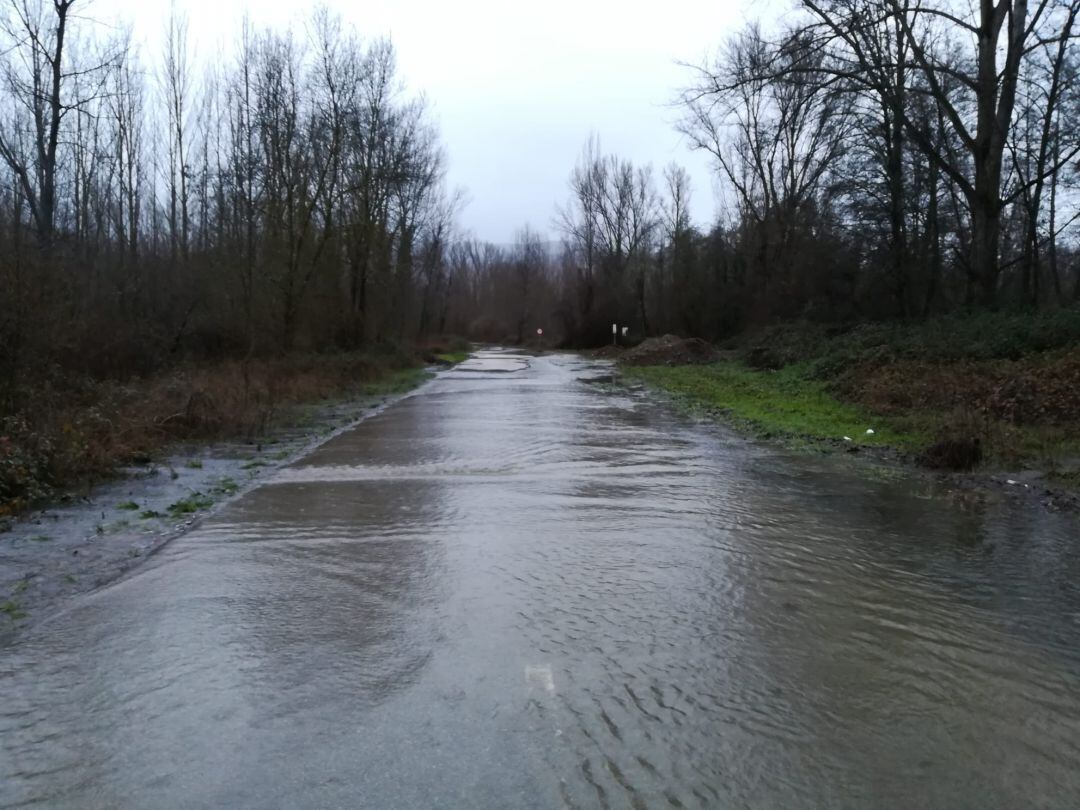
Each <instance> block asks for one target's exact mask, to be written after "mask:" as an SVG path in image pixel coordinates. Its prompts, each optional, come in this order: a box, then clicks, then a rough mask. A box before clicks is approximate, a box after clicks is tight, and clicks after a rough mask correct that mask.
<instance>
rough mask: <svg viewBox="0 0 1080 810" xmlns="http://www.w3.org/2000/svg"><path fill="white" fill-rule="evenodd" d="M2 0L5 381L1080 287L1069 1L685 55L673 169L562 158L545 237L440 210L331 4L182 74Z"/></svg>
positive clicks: (835, 8) (175, 49)
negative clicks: (509, 239)
mask: <svg viewBox="0 0 1080 810" xmlns="http://www.w3.org/2000/svg"><path fill="white" fill-rule="evenodd" d="M84 3H85V0H8V2H7V3H6V7H5V15H4V18H3V28H2V30H0V35H2V37H3V40H4V41H3V44H2V48H0V96H2V106H0V110H2V112H0V379H3V380H4V381H6V382H8V383H9V385H8V387H9V388H10V387H11V386H10V383H11V381H17V380H18V379H19V378H20V375H21V374H25V373H27V372H28V371H33V370H35V369H41V368H48V367H54V366H56V367H69V368H74V369H79V370H88V371H91V372H93V373H98V374H115V375H123V374H130V373H144V372H149V371H152V370H154V369H157V368H160V367H162V366H167V365H168V364H169V363H171V362H174V361H178V360H179V359H186V358H191V357H194V358H213V357H220V356H230V357H248V356H254V355H259V354H263V355H265V354H268V353H281V352H290V351H294V350H326V349H341V350H352V349H356V348H360V347H366V346H371V345H374V344H378V343H380V342H384V341H393V340H402V339H414V338H416V337H417V336H422V335H425V334H447V333H454V334H459V335H465V336H469V337H473V338H478V339H485V340H508V341H516V342H525V341H527V340H528V339H529V338H530V336H533V335H535V330H536V328H538V327H543V328H544V329H545V332H546V334H547V335H548V338H549V340H556V341H559V342H563V343H565V344H568V345H577V346H585V345H597V344H599V343H602V342H606V341H607V340H609V339H610V326H611V324H612V323H619V324H620V325H626V326H630V327H631V330H632V333H633V334H634V335H635V336H638V337H640V336H643V335H648V334H657V333H663V332H678V333H681V334H684V335H695V336H700V337H705V338H708V339H717V338H721V337H724V336H728V335H731V334H734V333H736V332H738V331H740V330H743V329H746V328H748V327H753V326H757V325H761V324H766V323H770V322H774V321H778V320H783V319H792V318H811V319H818V320H822V321H832V322H843V321H847V322H850V321H854V320H858V319H868V318H869V319H873V318H894V317H901V318H910V317H924V316H929V315H933V314H936V313H942V312H948V311H953V310H957V309H962V308H970V307H1003V306H1008V307H1057V306H1065V305H1069V304H1070V303H1072V302H1075V301H1076V300H1078V299H1080V264H1078V261H1077V259H1078V255H1077V250H1076V240H1075V232H1076V219H1077V216H1078V213H1080V207H1078V206H1077V192H1078V189H1077V184H1078V179H1080V178H1078V172H1077V166H1078V157H1080V134H1078V133H1080V126H1078V124H1080V95H1078V94H1080V82H1078V81H1077V78H1078V77H1077V72H1078V60H1077V53H1076V29H1077V16H1078V14H1080V0H1033V1H1031V2H1028V1H1026V0H997V2H992V0H979V2H976V3H959V2H957V3H953V2H950V1H949V0H940V1H939V2H934V3H929V2H925V1H920V0H800V2H798V4H797V6H796V7H795V9H794V11H793V13H792V14H788V15H785V16H784V17H783V21H782V24H773V25H766V24H764V23H753V24H750V25H748V26H747V27H746V28H745V29H744V30H741V31H739V32H737V33H736V34H734V35H732V36H730V37H729V38H728V39H727V40H726V42H724V43H723V45H722V46H721V47H720V48H719V49H718V50H717V52H716V54H715V55H714V56H713V57H711V58H709V59H707V60H705V61H704V62H702V63H700V64H698V65H693V66H688V74H687V75H688V76H689V77H690V78H689V79H688V87H687V88H686V89H685V92H683V93H682V95H681V96H680V97H679V98H678V100H677V105H676V106H677V109H679V110H680V111H681V123H680V129H681V131H682V132H683V133H684V134H685V136H686V137H687V138H688V140H689V141H690V143H691V144H692V145H693V146H694V147H696V148H698V149H700V150H704V151H705V152H706V153H707V154H708V155H709V156H710V157H711V159H712V163H713V166H714V169H715V180H716V184H717V186H718V188H719V189H720V193H721V202H722V204H721V205H720V208H719V214H718V216H717V218H716V220H715V221H714V222H713V223H711V224H709V225H708V226H704V227H703V226H702V225H700V224H699V223H695V222H694V221H693V220H692V218H691V216H690V203H691V183H690V177H689V175H688V173H687V172H686V170H685V169H683V168H681V167H679V166H678V165H675V164H672V165H670V166H667V167H665V168H664V169H663V170H662V171H660V172H655V171H654V170H653V168H652V167H651V166H647V165H646V166H636V165H634V164H632V163H631V162H630V161H627V160H624V159H621V158H620V157H618V156H617V155H611V154H607V153H605V152H604V150H603V149H602V147H601V144H600V143H599V142H598V141H597V140H596V139H590V140H589V141H588V143H587V144H586V146H585V148H584V150H583V152H582V155H581V158H580V160H579V162H578V165H577V166H576V167H574V168H573V169H572V171H571V172H570V177H569V194H568V199H567V202H566V203H565V205H564V206H562V207H561V208H560V210H558V211H557V212H555V215H554V222H553V225H554V227H555V228H556V229H557V231H558V233H559V236H560V241H559V242H558V243H557V244H553V243H551V242H549V241H545V239H544V238H543V237H542V236H541V235H539V234H538V233H537V232H536V231H534V230H531V229H530V228H528V227H526V228H524V229H523V230H522V231H521V233H520V234H519V235H518V238H517V240H516V242H515V243H514V244H513V245H511V246H501V247H500V246H495V245H491V244H487V243H483V242H481V241H478V240H475V239H471V238H468V237H467V236H465V235H462V234H461V233H460V230H459V229H458V228H457V226H456V224H455V223H456V213H457V211H458V209H459V208H460V206H461V202H462V200H461V196H460V195H458V194H455V193H452V192H450V191H449V190H448V189H447V187H446V182H445V166H446V156H445V153H444V150H443V147H442V145H441V143H440V140H439V135H438V131H437V128H436V126H435V123H434V120H433V116H432V115H431V111H430V108H429V105H428V104H427V103H426V101H425V100H424V98H423V97H421V96H415V95H411V94H409V93H408V92H407V91H406V89H405V88H404V85H403V82H402V80H401V78H400V77H399V75H398V72H397V69H396V65H395V58H394V50H393V47H392V45H391V44H390V43H389V42H388V41H386V40H379V39H376V40H371V41H366V40H362V39H361V38H360V37H358V36H357V35H356V34H355V33H354V32H353V31H351V30H350V29H348V28H346V27H345V26H343V25H342V24H341V23H340V22H339V21H338V20H337V19H336V18H334V17H333V16H332V15H330V14H329V13H327V12H326V11H318V12H316V13H315V14H313V15H312V17H311V18H310V20H309V21H308V24H307V25H306V26H305V27H304V31H303V33H302V34H297V33H295V32H288V31H286V32H280V31H274V30H260V29H257V28H256V27H254V26H253V25H251V24H250V23H245V24H244V26H243V28H242V30H241V32H240V35H239V37H238V41H237V42H235V43H234V44H233V45H232V46H231V47H230V48H228V49H226V50H227V52H226V53H223V54H221V55H217V56H218V58H214V59H203V60H201V61H200V60H196V59H195V58H194V56H193V48H192V47H191V44H190V43H189V41H188V34H187V26H186V23H185V20H184V18H183V17H182V16H181V15H177V14H173V15H172V16H171V17H170V18H169V19H168V21H167V22H166V25H165V30H164V44H163V47H162V53H159V54H154V55H148V54H143V53H140V52H139V49H138V48H137V47H135V45H134V44H133V42H132V41H131V38H130V35H123V34H122V35H116V34H114V33H111V29H106V28H105V27H103V26H100V25H98V24H96V23H94V22H93V21H92V20H91V19H88V17H87V16H86V15H85V14H81V13H79V10H80V5H82V4H84Z"/></svg>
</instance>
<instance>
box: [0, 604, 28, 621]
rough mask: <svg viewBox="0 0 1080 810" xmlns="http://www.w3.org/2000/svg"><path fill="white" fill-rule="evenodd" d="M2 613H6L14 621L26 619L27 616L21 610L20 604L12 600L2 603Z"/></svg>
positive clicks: (0, 605)
mask: <svg viewBox="0 0 1080 810" xmlns="http://www.w3.org/2000/svg"><path fill="white" fill-rule="evenodd" d="M0 613H6V614H7V615H8V618H10V619H11V620H12V621H18V620H19V619H25V618H26V614H25V613H23V612H22V610H20V609H19V603H18V602H15V601H14V600H11V599H9V600H8V601H6V602H0Z"/></svg>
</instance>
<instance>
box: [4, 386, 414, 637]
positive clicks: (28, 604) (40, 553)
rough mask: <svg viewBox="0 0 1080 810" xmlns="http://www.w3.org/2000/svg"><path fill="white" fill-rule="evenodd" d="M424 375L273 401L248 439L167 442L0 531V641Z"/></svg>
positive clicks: (136, 560)
mask: <svg viewBox="0 0 1080 810" xmlns="http://www.w3.org/2000/svg"><path fill="white" fill-rule="evenodd" d="M431 376H432V374H431V371H430V370H428V369H425V368H422V367H407V368H392V369H391V368H388V369H385V370H384V371H381V372H380V373H378V374H374V375H369V379H368V380H366V381H364V382H356V383H355V384H353V385H350V386H348V387H347V389H346V390H344V391H341V392H340V393H338V394H337V395H332V396H328V397H326V398H324V399H322V400H321V401H316V402H306V403H303V402H292V403H291V404H289V405H283V406H281V407H280V408H279V410H278V412H277V413H276V414H275V417H274V419H273V421H272V422H270V423H269V424H268V425H267V426H266V427H265V429H263V430H262V431H260V432H259V434H258V435H255V436H250V437H247V438H231V439H224V440H216V441H211V440H203V441H183V442H174V443H172V444H170V445H169V446H168V447H167V448H166V449H164V450H162V451H161V452H159V453H156V454H155V455H154V457H153V458H148V459H146V461H145V462H143V463H136V462H132V463H129V464H126V465H123V466H121V467H119V468H118V469H116V470H115V471H114V474H113V475H112V476H111V477H110V478H108V479H106V480H102V481H99V482H97V483H95V484H93V485H92V486H87V487H83V488H82V489H81V490H75V491H69V492H66V493H64V494H58V495H57V496H56V497H55V498H53V499H52V500H50V501H48V502H47V505H45V506H42V507H39V508H36V509H31V510H24V511H23V512H22V513H21V514H19V515H18V516H17V517H8V518H7V519H6V520H5V521H4V524H3V526H2V529H3V530H2V531H0V643H3V642H6V641H9V640H10V639H12V638H14V636H15V635H16V634H17V633H18V632H19V631H20V630H22V629H24V628H25V627H28V626H30V625H32V624H34V623H36V622H37V621H39V620H42V619H44V618H46V617H48V616H49V615H52V614H54V613H55V612H57V611H58V610H60V609H61V608H62V607H63V605H64V604H65V603H66V602H67V601H68V600H70V599H71V598H72V597H74V596H78V595H80V594H84V593H87V592H89V591H92V590H94V589H96V588H99V587H101V586H103V585H106V584H108V583H109V582H111V581H113V580H115V579H117V578H118V577H120V576H122V575H123V574H124V573H126V572H127V571H129V570H130V569H132V568H133V567H135V566H137V565H138V564H140V563H141V562H142V561H144V560H145V559H146V558H147V557H149V556H151V555H152V554H154V553H155V552H156V551H157V550H159V549H160V548H161V547H162V546H164V545H165V544H166V543H168V542H169V541H171V540H173V539H175V538H177V537H179V536H181V535H182V534H184V533H185V532H187V531H188V530H189V529H190V528H191V527H192V525H193V524H195V523H197V522H198V521H199V520H201V519H202V518H203V517H205V516H206V515H208V514H211V513H212V512H214V511H215V510H216V509H218V508H220V507H221V506H222V505H223V504H224V503H226V502H227V501H229V500H231V499H233V498H235V497H237V496H239V495H241V494H243V493H244V492H246V491H247V490H249V489H251V488H253V487H254V486H257V485H258V483H259V482H260V481H261V480H263V479H264V478H265V477H267V476H268V475H270V474H272V473H273V472H274V471H275V470H277V469H278V468H280V467H282V466H285V465H287V464H289V463H291V462H292V461H294V460H295V459H297V458H299V457H301V456H303V455H305V454H306V453H308V452H310V451H311V450H312V449H314V448H315V447H316V446H318V445H320V444H322V443H323V442H325V441H327V440H328V439H329V438H331V437H332V436H334V435H336V434H337V433H340V432H342V431H344V430H348V429H349V428H351V427H352V426H354V425H355V424H357V423H358V422H359V421H361V420H363V419H365V418H367V417H369V416H371V415H373V414H375V413H378V412H379V411H380V410H381V409H383V408H385V407H387V406H388V405H390V404H392V403H394V402H396V401H398V400H399V399H401V398H403V397H405V396H408V395H409V394H410V393H411V392H412V391H413V390H415V388H416V387H417V386H419V385H420V384H421V383H423V382H424V381H426V380H427V379H429V378H430V377H431Z"/></svg>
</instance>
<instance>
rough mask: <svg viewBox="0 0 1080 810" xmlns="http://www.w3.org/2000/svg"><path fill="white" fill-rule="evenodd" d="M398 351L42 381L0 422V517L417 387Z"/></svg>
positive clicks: (11, 396) (17, 392) (411, 366)
mask: <svg viewBox="0 0 1080 810" xmlns="http://www.w3.org/2000/svg"><path fill="white" fill-rule="evenodd" d="M418 365H419V362H418V358H417V357H416V356H415V355H414V354H413V353H412V352H407V351H403V350H400V349H391V350H386V351H381V352H368V353H363V354H334V355H295V356H288V357H283V358H277V359H252V360H247V361H240V360H230V361H223V362H216V363H212V364H200V365H190V366H183V367H179V368H176V369H173V370H170V371H168V372H163V373H159V374H156V375H153V376H150V377H145V378H134V379H130V380H125V381H116V380H95V379H92V378H90V377H88V376H77V375H72V374H70V373H64V374H60V373H54V374H47V373H44V374H42V375H40V376H39V377H38V378H37V379H35V380H32V381H28V382H23V383H22V384H21V385H20V386H19V387H18V388H17V389H13V390H12V391H9V392H8V397H7V402H6V407H5V408H4V412H3V414H2V415H0V517H2V516H3V515H5V514H7V515H11V514H14V513H16V512H18V511H21V510H22V509H24V508H26V507H27V506H29V505H31V504H32V503H34V502H36V501H39V500H41V499H43V498H46V497H48V496H49V495H51V494H52V493H54V492H56V491H57V490H61V489H65V488H70V487H74V486H78V485H80V484H89V483H92V482H93V481H96V480H100V479H102V478H105V477H108V476H109V475H111V474H113V473H114V472H115V470H116V469H117V468H118V467H121V466H123V465H127V464H132V463H145V462H147V461H149V460H151V459H152V458H153V457H154V456H155V455H157V454H159V453H160V452H161V451H162V450H163V449H164V448H165V447H166V446H167V445H169V444H171V443H174V442H177V441H202V440H206V441H209V440H216V439H254V438H256V437H258V436H260V435H262V434H263V433H265V431H266V430H267V429H268V428H270V427H271V426H272V425H273V424H274V423H275V422H276V421H277V420H279V419H281V418H283V417H284V416H285V415H286V414H287V412H288V411H289V410H290V409H291V408H292V407H294V406H297V405H300V404H303V403H313V402H318V401H322V400H326V399H330V398H336V397H342V396H348V395H353V394H361V393H373V394H376V393H380V392H381V391H383V390H385V391H387V392H392V391H394V390H399V389H401V388H405V387H408V386H409V385H412V384H414V383H415V382H416V379H417V377H418V376H419V375H420V374H421V373H422V372H421V371H420V370H419V368H418Z"/></svg>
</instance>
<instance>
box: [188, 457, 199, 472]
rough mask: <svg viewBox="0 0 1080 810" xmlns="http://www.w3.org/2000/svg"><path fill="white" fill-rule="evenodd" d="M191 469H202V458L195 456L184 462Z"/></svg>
mask: <svg viewBox="0 0 1080 810" xmlns="http://www.w3.org/2000/svg"><path fill="white" fill-rule="evenodd" d="M184 466H185V467H187V468H188V469H189V470H201V469H202V467H203V463H202V459H198V458H193V459H191V460H190V461H188V462H187V463H185V464H184Z"/></svg>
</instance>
